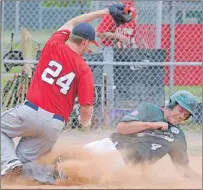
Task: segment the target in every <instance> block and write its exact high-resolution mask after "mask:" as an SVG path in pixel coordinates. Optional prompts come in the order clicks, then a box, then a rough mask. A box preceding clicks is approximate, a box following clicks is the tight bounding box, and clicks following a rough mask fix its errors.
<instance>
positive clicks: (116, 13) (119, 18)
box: [109, 3, 136, 27]
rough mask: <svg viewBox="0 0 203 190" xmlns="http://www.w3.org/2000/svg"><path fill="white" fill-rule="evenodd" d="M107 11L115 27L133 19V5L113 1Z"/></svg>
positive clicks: (134, 14) (134, 13)
mask: <svg viewBox="0 0 203 190" xmlns="http://www.w3.org/2000/svg"><path fill="white" fill-rule="evenodd" d="M109 13H110V15H111V16H112V18H113V20H114V22H115V24H116V26H117V27H118V26H120V25H122V24H125V23H127V22H130V21H131V20H133V19H135V16H136V12H135V9H134V8H133V7H131V6H128V5H124V4H121V3H114V4H113V5H111V6H109Z"/></svg>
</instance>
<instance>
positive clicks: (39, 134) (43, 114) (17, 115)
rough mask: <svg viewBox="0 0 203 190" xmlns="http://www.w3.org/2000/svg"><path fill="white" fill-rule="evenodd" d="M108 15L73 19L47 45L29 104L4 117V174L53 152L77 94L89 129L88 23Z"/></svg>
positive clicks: (91, 35)
mask: <svg viewBox="0 0 203 190" xmlns="http://www.w3.org/2000/svg"><path fill="white" fill-rule="evenodd" d="M107 14H109V9H108V8H106V9H103V10H99V11H95V12H91V13H87V14H83V15H80V16H78V17H75V18H73V19H71V20H70V21H68V22H67V23H66V24H65V25H64V26H62V27H61V28H59V29H58V31H57V32H55V33H54V34H53V35H52V36H51V37H50V39H49V40H48V41H47V43H46V45H45V47H44V49H43V51H42V54H41V57H40V60H39V63H38V65H37V67H36V71H35V73H34V76H33V79H32V82H31V84H30V87H29V89H28V92H27V100H26V102H25V103H24V104H22V105H18V106H16V107H15V108H12V109H10V110H8V111H6V112H4V113H2V116H1V176H4V175H6V174H8V173H13V172H14V171H15V173H16V172H20V171H22V169H23V167H24V168H25V167H26V168H29V167H32V165H29V164H27V165H26V163H31V162H32V161H34V160H35V159H37V158H38V157H39V156H40V155H42V154H44V153H46V152H48V151H50V150H51V149H52V148H53V146H54V144H55V142H56V140H57V139H58V137H59V136H60V133H61V131H62V130H63V128H64V124H65V123H66V122H67V121H68V118H69V116H70V114H71V112H72V110H73V106H74V100H75V98H76V96H78V101H79V104H80V106H81V108H80V124H81V125H82V126H83V127H88V126H90V125H91V118H92V114H93V100H94V84H93V75H92V72H91V70H90V68H89V66H88V65H87V64H86V63H85V61H84V60H83V59H82V56H83V54H84V53H85V52H86V50H88V48H89V45H90V43H94V44H95V45H97V43H96V42H95V30H94V28H93V27H92V26H91V25H90V24H88V23H87V22H89V21H92V20H94V19H96V18H98V17H103V16H105V15H107ZM15 137H21V139H20V141H19V143H18V145H17V147H16V149H15V148H14V143H13V141H12V139H13V138H15ZM34 167H36V166H34Z"/></svg>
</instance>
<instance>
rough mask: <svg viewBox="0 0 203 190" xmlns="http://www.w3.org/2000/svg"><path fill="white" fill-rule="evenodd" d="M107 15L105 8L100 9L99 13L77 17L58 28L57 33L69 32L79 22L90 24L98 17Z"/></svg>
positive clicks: (107, 11)
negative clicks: (61, 31)
mask: <svg viewBox="0 0 203 190" xmlns="http://www.w3.org/2000/svg"><path fill="white" fill-rule="evenodd" d="M107 14H109V9H108V8H105V9H102V10H99V11H94V12H90V13H85V14H82V15H80V16H77V17H75V18H73V19H71V20H69V21H68V22H67V23H65V24H64V25H63V26H62V27H60V28H59V29H58V31H60V30H70V31H71V30H72V28H73V27H74V26H75V25H77V24H79V23H81V22H91V21H92V20H94V19H96V18H99V17H103V16H105V15H107Z"/></svg>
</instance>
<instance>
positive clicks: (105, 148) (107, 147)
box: [85, 138, 125, 167]
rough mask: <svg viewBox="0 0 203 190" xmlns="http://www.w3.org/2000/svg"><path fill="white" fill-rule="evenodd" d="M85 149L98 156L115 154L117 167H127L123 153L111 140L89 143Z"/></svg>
mask: <svg viewBox="0 0 203 190" xmlns="http://www.w3.org/2000/svg"><path fill="white" fill-rule="evenodd" d="M85 148H87V149H88V150H90V151H93V152H95V153H97V154H114V156H115V164H116V167H117V166H118V167H122V166H124V165H125V161H124V160H123V157H122V155H121V153H120V152H119V151H118V150H117V148H116V147H115V145H114V143H113V142H112V141H111V139H110V138H105V139H102V140H99V141H94V142H91V143H88V144H86V145H85Z"/></svg>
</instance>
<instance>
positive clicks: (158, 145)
mask: <svg viewBox="0 0 203 190" xmlns="http://www.w3.org/2000/svg"><path fill="white" fill-rule="evenodd" d="M151 145H152V147H151V149H152V150H156V149H157V148H161V147H162V145H160V144H156V143H152V144H151Z"/></svg>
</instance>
